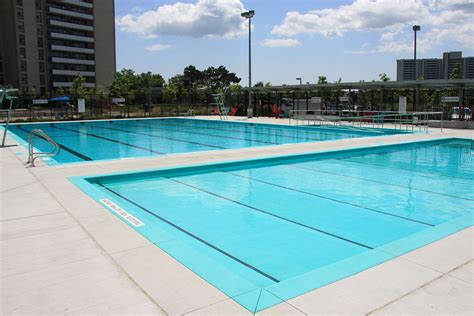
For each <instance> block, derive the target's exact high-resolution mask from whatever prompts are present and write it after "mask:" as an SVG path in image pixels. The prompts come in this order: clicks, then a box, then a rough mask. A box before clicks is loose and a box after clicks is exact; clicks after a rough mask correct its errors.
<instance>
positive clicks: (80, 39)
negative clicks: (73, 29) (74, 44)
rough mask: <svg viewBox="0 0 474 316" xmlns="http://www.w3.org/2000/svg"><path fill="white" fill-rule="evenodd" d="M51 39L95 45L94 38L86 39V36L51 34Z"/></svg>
mask: <svg viewBox="0 0 474 316" xmlns="http://www.w3.org/2000/svg"><path fill="white" fill-rule="evenodd" d="M51 37H52V38H59V39H64V40H70V41H78V42H86V43H94V38H93V37H86V36H77V35H69V34H62V33H55V32H51Z"/></svg>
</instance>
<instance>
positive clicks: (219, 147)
mask: <svg viewBox="0 0 474 316" xmlns="http://www.w3.org/2000/svg"><path fill="white" fill-rule="evenodd" d="M90 125H91V126H94V127H97V128H102V129H108V130H111V131H120V132H125V133H130V134H138V135H144V136H149V137H155V138H162V139H169V140H173V141H177V142H183V143H189V144H195V145H200V146H206V147H213V148H218V149H227V148H225V147H222V146H216V145H208V144H203V143H199V142H192V141H188V140H182V139H178V138H172V137H164V136H158V135H153V134H148V133H142V132H133V131H128V130H125V129H119V128H112V127H103V126H99V125H94V124H90ZM120 126H124V125H120Z"/></svg>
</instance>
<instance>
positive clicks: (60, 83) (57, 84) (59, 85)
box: [53, 81, 95, 88]
mask: <svg viewBox="0 0 474 316" xmlns="http://www.w3.org/2000/svg"><path fill="white" fill-rule="evenodd" d="M53 87H55V88H70V87H72V81H71V82H64V81H54V82H53ZM83 87H85V88H95V83H94V82H85V83H84V85H83Z"/></svg>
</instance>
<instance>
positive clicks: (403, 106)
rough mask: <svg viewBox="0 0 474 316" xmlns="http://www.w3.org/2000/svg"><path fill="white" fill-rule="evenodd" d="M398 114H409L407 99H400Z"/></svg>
mask: <svg viewBox="0 0 474 316" xmlns="http://www.w3.org/2000/svg"><path fill="white" fill-rule="evenodd" d="M398 112H399V113H406V112H407V97H398Z"/></svg>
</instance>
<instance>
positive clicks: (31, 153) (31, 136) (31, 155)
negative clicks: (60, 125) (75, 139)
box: [27, 129, 61, 167]
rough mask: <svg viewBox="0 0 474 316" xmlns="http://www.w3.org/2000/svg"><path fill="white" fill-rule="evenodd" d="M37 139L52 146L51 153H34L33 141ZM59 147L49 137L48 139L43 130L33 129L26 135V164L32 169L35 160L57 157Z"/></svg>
mask: <svg viewBox="0 0 474 316" xmlns="http://www.w3.org/2000/svg"><path fill="white" fill-rule="evenodd" d="M35 136H36V137H39V138H41V139H43V140H45V141H46V142H48V143H49V144H51V145H52V146H53V148H52V150H51V151H48V152H35V151H34V139H35ZM60 151H61V146H59V144H58V143H56V142H55V141H54V140H53V139H52V138H51V137H49V136H48V135H47V134H46V133H45V132H44V131H43V130H41V129H34V130H32V131H31V132H30V134H29V135H28V162H27V163H30V164H31V166H32V167H34V166H35V160H36V158H39V157H54V156H57V155H59V153H60Z"/></svg>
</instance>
